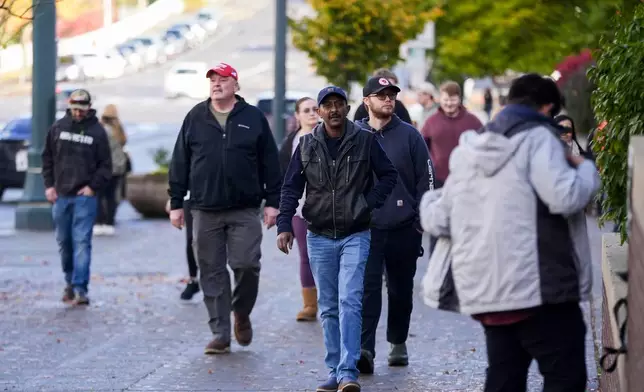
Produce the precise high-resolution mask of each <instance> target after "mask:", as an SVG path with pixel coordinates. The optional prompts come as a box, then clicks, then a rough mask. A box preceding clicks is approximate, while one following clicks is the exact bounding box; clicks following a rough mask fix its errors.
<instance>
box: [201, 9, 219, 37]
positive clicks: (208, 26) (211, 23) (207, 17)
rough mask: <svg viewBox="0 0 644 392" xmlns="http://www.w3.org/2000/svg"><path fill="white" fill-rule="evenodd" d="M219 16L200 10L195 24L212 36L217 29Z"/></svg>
mask: <svg viewBox="0 0 644 392" xmlns="http://www.w3.org/2000/svg"><path fill="white" fill-rule="evenodd" d="M219 19H220V17H219V15H218V14H217V13H216V12H215V11H211V10H201V11H199V12H198V13H197V22H199V24H201V26H202V27H203V28H204V29H205V30H206V32H207V33H208V34H213V33H214V32H215V31H216V30H217V27H219Z"/></svg>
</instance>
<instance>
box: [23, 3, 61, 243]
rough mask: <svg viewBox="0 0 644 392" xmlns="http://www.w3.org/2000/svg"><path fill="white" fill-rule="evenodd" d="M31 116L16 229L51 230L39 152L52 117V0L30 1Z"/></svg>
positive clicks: (53, 19)
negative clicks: (29, 140)
mask: <svg viewBox="0 0 644 392" xmlns="http://www.w3.org/2000/svg"><path fill="white" fill-rule="evenodd" d="M32 14H33V15H34V20H33V40H32V41H33V49H32V50H33V66H32V70H33V71H32V80H31V84H32V88H31V90H32V92H31V97H32V98H31V99H32V111H31V112H32V119H31V142H30V145H29V152H28V155H29V167H28V169H27V176H26V179H25V187H24V193H23V197H22V200H20V204H19V205H18V207H17V208H16V216H15V218H16V219H15V226H16V229H18V230H52V229H53V220H52V217H51V205H50V204H49V203H48V202H47V200H46V199H45V185H44V183H43V180H42V159H41V157H40V154H41V152H42V149H43V147H44V145H45V138H46V137H47V130H48V129H49V127H50V126H51V124H53V122H54V121H55V119H56V65H57V64H56V57H57V56H56V2H55V1H42V0H33V12H32Z"/></svg>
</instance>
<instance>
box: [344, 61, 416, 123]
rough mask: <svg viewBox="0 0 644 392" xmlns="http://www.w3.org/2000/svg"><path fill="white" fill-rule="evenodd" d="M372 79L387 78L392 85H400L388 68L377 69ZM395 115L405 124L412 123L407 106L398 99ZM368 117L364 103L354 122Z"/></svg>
mask: <svg viewBox="0 0 644 392" xmlns="http://www.w3.org/2000/svg"><path fill="white" fill-rule="evenodd" d="M372 77H373V78H385V79H386V80H388V81H389V83H391V84H398V77H396V74H395V73H393V72H391V71H390V70H388V69H386V68H381V69H377V70H376V71H375V72H374V73H373V75H372ZM394 113H395V114H396V116H398V118H400V119H401V120H402V121H404V122H406V123H408V124H411V123H412V121H411V116H410V115H409V111H407V108H406V107H405V104H403V103H402V102H401V101H400V100H398V99H396V104H395V105H394ZM367 117H369V112H368V111H367V107H366V106H365V104H364V102H363V103H361V104H360V106H358V108H357V109H356V112H355V113H354V115H353V121H360V120H362V119H365V118H367ZM419 127H422V124H421V125H419Z"/></svg>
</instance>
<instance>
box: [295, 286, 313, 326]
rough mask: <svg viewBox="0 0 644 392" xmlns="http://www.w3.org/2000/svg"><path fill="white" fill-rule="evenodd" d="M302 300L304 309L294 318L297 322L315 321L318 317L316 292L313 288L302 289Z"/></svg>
mask: <svg viewBox="0 0 644 392" xmlns="http://www.w3.org/2000/svg"><path fill="white" fill-rule="evenodd" d="M302 299H303V300H304V308H303V309H302V310H300V312H299V313H298V314H297V317H296V318H295V319H296V320H297V321H315V319H316V318H317V315H318V291H317V289H316V288H315V287H312V288H303V289H302Z"/></svg>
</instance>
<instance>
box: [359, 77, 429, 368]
mask: <svg viewBox="0 0 644 392" xmlns="http://www.w3.org/2000/svg"><path fill="white" fill-rule="evenodd" d="M399 92H400V88H398V87H397V86H395V85H393V84H392V83H391V82H390V81H389V80H388V79H386V78H381V77H373V78H371V79H369V81H368V82H367V84H366V86H365V87H364V89H363V96H364V98H363V102H364V105H365V107H366V108H367V109H368V111H369V117H368V118H365V119H363V120H361V121H359V122H358V125H360V126H362V127H364V128H366V129H368V130H370V131H372V132H374V133H375V134H376V137H377V138H378V141H380V144H381V145H382V147H383V149H384V150H385V152H386V153H387V156H388V157H389V159H390V160H391V161H392V163H393V164H394V166H395V167H396V170H398V181H397V183H396V187H395V188H394V190H393V192H392V193H391V194H390V195H389V197H388V198H387V200H386V201H385V204H384V205H383V206H382V207H381V208H379V209H377V210H374V212H373V216H372V220H371V238H372V241H371V249H370V251H369V259H368V261H367V266H366V271H365V277H364V297H363V305H362V350H361V353H360V361H359V362H358V369H359V370H360V373H363V374H371V373H373V369H374V364H373V359H374V357H375V345H376V328H377V327H378V321H379V319H380V312H381V308H382V275H383V272H385V273H386V277H387V294H388V299H389V304H390V305H389V315H388V318H387V341H388V342H389V343H390V345H391V346H390V351H389V358H388V362H389V366H407V364H408V362H409V360H408V356H407V346H406V344H405V342H406V341H407V335H408V334H409V321H410V317H411V311H412V307H413V290H414V275H415V274H416V260H417V259H418V256H419V255H420V254H421V253H422V251H421V240H422V228H421V226H420V220H419V215H418V205H419V202H420V199H421V197H422V196H423V194H424V193H425V192H426V191H427V190H428V189H429V187H430V178H431V175H432V174H433V173H431V172H432V170H431V168H432V165H431V161H430V158H429V151H428V150H427V145H426V144H425V141H424V140H423V137H422V136H421V135H420V133H419V132H418V131H417V130H416V129H415V128H414V127H413V126H411V125H410V124H408V123H406V122H404V121H401V120H400V118H398V116H397V115H396V114H395V113H394V108H395V102H396V96H397V95H398V93H399ZM392 304H393V305H394V306H391V305H392Z"/></svg>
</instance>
